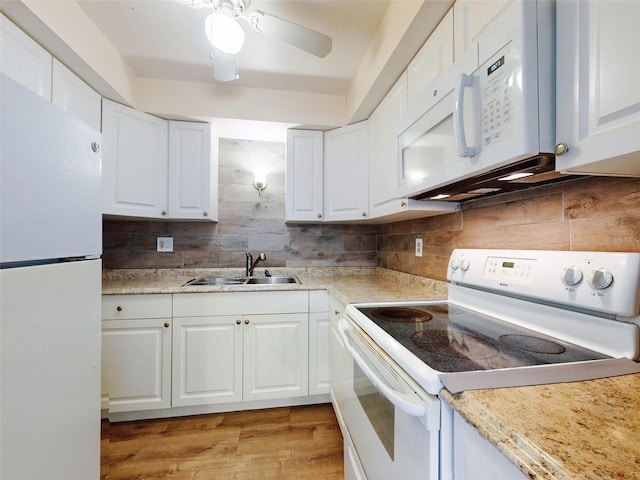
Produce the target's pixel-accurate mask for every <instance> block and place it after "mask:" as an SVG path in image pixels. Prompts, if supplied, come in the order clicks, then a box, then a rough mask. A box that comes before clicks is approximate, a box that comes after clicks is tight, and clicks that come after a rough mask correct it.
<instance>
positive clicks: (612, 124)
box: [556, 0, 640, 176]
mask: <svg viewBox="0 0 640 480" xmlns="http://www.w3.org/2000/svg"><path fill="white" fill-rule="evenodd" d="M556 9H557V10H556V15H557V25H558V33H557V55H556V58H557V72H556V73H557V78H556V82H557V98H556V121H557V123H556V140H557V142H558V146H557V147H556V155H557V156H556V168H557V169H558V170H560V171H562V172H567V173H589V174H596V175H619V176H640V88H638V86H639V83H638V80H639V79H640V62H639V60H638V59H639V57H638V50H637V49H638V45H640V29H638V25H640V2H638V1H635V0H627V1H616V2H611V1H589V2H586V1H573V0H572V1H569V0H563V1H562V2H558V3H557V4H556ZM567 149H568V150H567Z"/></svg>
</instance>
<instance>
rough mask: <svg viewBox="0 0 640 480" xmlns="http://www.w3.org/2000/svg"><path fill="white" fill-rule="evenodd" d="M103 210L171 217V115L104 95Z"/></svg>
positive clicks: (133, 214) (140, 215) (106, 212)
mask: <svg viewBox="0 0 640 480" xmlns="http://www.w3.org/2000/svg"><path fill="white" fill-rule="evenodd" d="M102 115H103V116H102V120H103V121H102V143H103V150H102V190H103V204H102V206H103V210H102V213H104V214H111V215H125V216H133V217H145V218H167V217H168V212H167V209H168V208H167V171H168V158H169V156H168V130H169V129H168V126H167V121H166V120H163V119H161V118H158V117H154V116H153V115H148V114H146V113H142V112H139V111H137V110H134V109H133V108H129V107H125V106H123V105H120V104H117V103H114V102H111V101H109V100H103V103H102Z"/></svg>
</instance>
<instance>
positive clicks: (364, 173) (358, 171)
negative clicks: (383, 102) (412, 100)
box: [323, 120, 369, 221]
mask: <svg viewBox="0 0 640 480" xmlns="http://www.w3.org/2000/svg"><path fill="white" fill-rule="evenodd" d="M368 128H369V122H368V121H366V120H365V121H364V122H359V123H354V124H352V125H347V126H346V127H341V128H336V129H335V130H331V131H328V132H325V133H324V171H323V173H324V220H325V221H351V220H363V219H366V218H368V216H369V213H368V210H369V130H368Z"/></svg>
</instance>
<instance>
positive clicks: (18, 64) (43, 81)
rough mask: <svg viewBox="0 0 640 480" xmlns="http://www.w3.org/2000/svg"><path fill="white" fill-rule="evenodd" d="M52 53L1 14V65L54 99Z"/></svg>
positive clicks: (19, 79) (10, 75)
mask: <svg viewBox="0 0 640 480" xmlns="http://www.w3.org/2000/svg"><path fill="white" fill-rule="evenodd" d="M51 61H52V57H51V55H50V54H49V52H47V51H46V50H45V49H44V48H42V47H41V46H40V45H38V44H37V43H36V42H34V41H33V40H32V39H31V37H29V36H28V35H27V34H25V33H24V32H23V31H22V30H20V29H19V28H18V27H16V26H15V25H14V24H13V23H12V22H11V21H10V20H9V19H7V17H5V16H4V15H1V14H0V69H1V70H2V73H4V74H5V75H7V76H8V77H11V78H13V79H14V80H15V81H16V82H18V83H20V84H21V85H24V86H25V87H27V88H28V89H30V90H33V91H34V92H36V93H37V94H38V95H40V96H41V97H44V98H46V99H47V100H49V101H51Z"/></svg>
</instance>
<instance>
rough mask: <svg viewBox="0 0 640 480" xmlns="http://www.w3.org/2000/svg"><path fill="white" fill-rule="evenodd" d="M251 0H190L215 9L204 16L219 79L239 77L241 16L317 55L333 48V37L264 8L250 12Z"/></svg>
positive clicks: (195, 5) (262, 30) (257, 27)
mask: <svg viewBox="0 0 640 480" xmlns="http://www.w3.org/2000/svg"><path fill="white" fill-rule="evenodd" d="M250 3H251V0H189V4H188V5H189V6H191V7H193V8H209V9H211V10H213V12H212V13H211V14H210V15H209V16H207V18H206V20H205V31H206V33H207V38H208V39H209V42H211V44H212V45H213V47H214V53H213V54H212V59H213V62H214V69H213V77H214V78H215V79H216V80H220V81H225V82H226V81H230V80H235V79H236V78H238V52H239V51H240V50H241V49H242V45H243V44H244V31H243V29H242V27H241V26H240V24H239V22H238V20H239V19H242V20H244V21H246V22H247V23H248V24H249V25H250V26H251V28H253V29H254V30H255V31H257V32H259V33H262V34H264V35H267V36H269V37H271V38H275V39H277V40H280V41H282V42H284V43H287V44H289V45H292V46H294V47H296V48H299V49H301V50H304V51H305V52H309V53H311V54H312V55H315V56H317V57H321V58H322V57H325V56H326V55H327V54H328V53H329V52H331V47H332V41H331V37H329V36H327V35H324V34H323V33H320V32H317V31H315V30H311V29H310V28H307V27H303V26H302V25H298V24H297V23H293V22H290V21H288V20H285V19H283V18H280V17H276V16H275V15H270V14H268V13H265V12H263V11H261V10H254V11H252V12H251V13H247V9H248V8H249V5H250Z"/></svg>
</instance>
